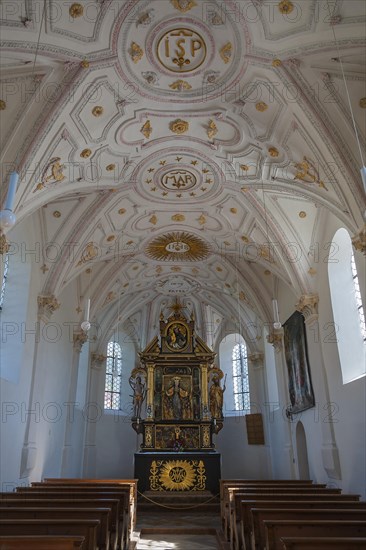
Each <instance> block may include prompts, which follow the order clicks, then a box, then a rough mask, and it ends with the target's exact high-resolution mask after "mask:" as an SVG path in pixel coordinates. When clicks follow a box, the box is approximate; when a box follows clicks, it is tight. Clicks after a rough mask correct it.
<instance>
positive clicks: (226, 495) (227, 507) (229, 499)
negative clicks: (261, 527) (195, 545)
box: [221, 480, 326, 538]
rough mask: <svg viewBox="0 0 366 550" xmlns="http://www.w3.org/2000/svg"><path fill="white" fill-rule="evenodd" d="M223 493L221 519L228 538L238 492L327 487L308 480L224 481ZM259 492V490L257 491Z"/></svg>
mask: <svg viewBox="0 0 366 550" xmlns="http://www.w3.org/2000/svg"><path fill="white" fill-rule="evenodd" d="M221 487H222V494H223V501H222V506H221V514H222V516H221V521H222V525H223V530H224V533H225V535H226V537H227V538H228V537H229V536H230V513H232V506H233V500H234V495H235V493H236V492H246V491H251V490H253V491H254V490H257V488H258V491H261V490H264V489H267V488H268V490H269V491H271V490H274V491H276V490H278V489H280V488H283V489H284V488H288V489H290V490H291V491H292V490H294V489H295V488H297V487H299V488H301V489H308V488H313V489H314V490H315V489H324V488H326V485H325V484H311V483H309V482H307V481H305V482H302V481H297V480H292V481H291V483H287V482H285V481H278V482H276V483H274V482H256V483H247V482H244V481H241V482H240V483H237V484H236V485H231V484H229V483H226V482H224V483H222V486H221ZM256 492H257V491H256Z"/></svg>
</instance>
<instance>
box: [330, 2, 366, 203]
mask: <svg viewBox="0 0 366 550" xmlns="http://www.w3.org/2000/svg"><path fill="white" fill-rule="evenodd" d="M327 6H328V12H329V17H330V18H331V7H330V5H329V0H327ZM331 27H332V33H333V38H334V42H335V45H336V48H337V56H338V57H337V60H339V64H340V66H341V72H342V78H343V83H344V87H345V89H346V95H347V100H348V106H349V110H350V113H351V118H352V124H353V129H354V132H355V137H356V141H357V146H358V151H359V154H360V159H361V165H362V168H361V178H362V182H363V188H364V191H365V193H366V166H365V161H364V158H363V154H362V148H361V143H360V138H359V135H358V130H357V125H356V120H355V117H354V114H353V109H352V102H351V97H350V94H349V90H348V86H347V82H346V75H345V74H344V68H343V63H342V56H341V53H340V49H339V44H338V41H337V37H336V33H335V29H334V27H335V25H334V24H331Z"/></svg>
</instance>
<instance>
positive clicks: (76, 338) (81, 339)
mask: <svg viewBox="0 0 366 550" xmlns="http://www.w3.org/2000/svg"><path fill="white" fill-rule="evenodd" d="M87 339H88V335H87V333H86V332H84V331H83V330H80V331H75V332H74V334H73V344H74V350H75V351H77V352H79V353H80V352H81V348H82V347H83V344H85V342H86V341H87Z"/></svg>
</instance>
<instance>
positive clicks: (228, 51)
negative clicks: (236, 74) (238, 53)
mask: <svg viewBox="0 0 366 550" xmlns="http://www.w3.org/2000/svg"><path fill="white" fill-rule="evenodd" d="M232 54H233V46H232V44H231V42H227V43H226V44H225V45H224V46H223V47H222V48H221V49H220V57H221V59H222V60H223V62H224V63H229V61H230V60H231V56H232Z"/></svg>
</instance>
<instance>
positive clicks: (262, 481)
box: [220, 478, 313, 528]
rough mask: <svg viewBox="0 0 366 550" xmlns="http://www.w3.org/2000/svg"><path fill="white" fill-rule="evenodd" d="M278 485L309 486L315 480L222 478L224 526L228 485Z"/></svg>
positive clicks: (221, 507) (221, 492) (221, 496)
mask: <svg viewBox="0 0 366 550" xmlns="http://www.w3.org/2000/svg"><path fill="white" fill-rule="evenodd" d="M250 484H252V485H261V484H265V485H271V484H272V485H277V484H287V485H289V486H291V485H294V486H299V485H301V486H307V485H312V484H313V481H312V480H311V479H306V480H298V479H269V480H266V479H242V478H241V479H220V514H221V522H222V527H223V528H224V517H225V512H224V508H225V502H226V488H227V487H239V486H240V485H250Z"/></svg>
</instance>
